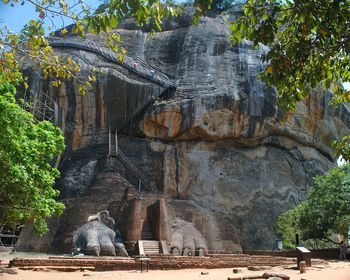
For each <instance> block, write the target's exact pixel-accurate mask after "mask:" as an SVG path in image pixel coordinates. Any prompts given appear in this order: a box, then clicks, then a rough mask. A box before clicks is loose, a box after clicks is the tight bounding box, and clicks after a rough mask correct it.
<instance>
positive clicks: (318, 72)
mask: <svg viewBox="0 0 350 280" xmlns="http://www.w3.org/2000/svg"><path fill="white" fill-rule="evenodd" d="M243 10H244V16H243V17H241V18H239V19H238V20H237V21H236V22H234V23H232V24H231V37H230V40H231V42H232V43H236V42H241V41H242V40H243V39H248V40H251V41H253V43H254V46H255V47H258V46H259V45H258V44H259V43H262V44H264V45H267V46H269V48H270V50H269V51H268V52H267V54H266V55H265V56H263V57H262V60H263V61H264V62H266V63H267V66H266V68H265V70H264V71H263V72H262V73H261V74H260V78H261V79H262V80H263V81H265V82H266V83H267V84H268V85H270V86H273V87H275V88H276V90H277V97H278V102H279V105H280V106H281V107H282V108H284V109H286V110H293V109H295V108H296V105H297V102H298V101H300V100H301V99H303V98H305V97H307V96H308V95H309V94H310V93H311V92H312V89H314V88H316V87H317V86H322V87H323V88H324V89H328V90H331V91H332V92H333V94H334V97H333V100H332V101H333V103H334V104H339V103H342V102H349V101H350V91H349V90H346V89H344V88H343V87H342V84H343V83H344V82H348V81H350V1H349V0H308V1H304V0H295V1H291V0H248V1H247V3H246V4H245V5H244V6H243ZM334 145H335V148H336V154H337V156H342V157H343V158H344V159H345V160H346V161H349V160H350V140H349V137H346V138H343V139H342V140H339V141H336V142H335V143H334Z"/></svg>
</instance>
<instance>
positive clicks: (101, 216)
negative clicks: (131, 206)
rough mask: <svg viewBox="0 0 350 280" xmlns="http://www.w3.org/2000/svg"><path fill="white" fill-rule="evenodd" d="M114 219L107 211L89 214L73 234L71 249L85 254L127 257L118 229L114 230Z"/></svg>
mask: <svg viewBox="0 0 350 280" xmlns="http://www.w3.org/2000/svg"><path fill="white" fill-rule="evenodd" d="M114 226H115V222H114V219H113V218H111V217H109V213H108V211H106V210H105V211H101V212H99V213H97V214H96V215H93V216H90V217H89V218H88V222H87V223H86V224H84V225H83V226H81V227H80V228H78V229H77V230H76V231H75V232H74V236H73V251H76V250H77V248H80V250H81V251H82V252H83V253H85V254H86V255H95V256H100V255H103V256H115V255H116V254H118V255H119V256H123V257H128V253H127V251H126V249H125V246H124V244H123V243H121V239H120V234H119V231H118V230H117V231H114Z"/></svg>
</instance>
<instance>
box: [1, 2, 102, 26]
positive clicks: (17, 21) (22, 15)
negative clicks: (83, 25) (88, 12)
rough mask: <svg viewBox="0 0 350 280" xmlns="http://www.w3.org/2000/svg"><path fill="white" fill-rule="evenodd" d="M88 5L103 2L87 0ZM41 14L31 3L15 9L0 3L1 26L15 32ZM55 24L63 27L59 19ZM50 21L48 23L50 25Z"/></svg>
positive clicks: (17, 6)
mask: <svg viewBox="0 0 350 280" xmlns="http://www.w3.org/2000/svg"><path fill="white" fill-rule="evenodd" d="M67 2H68V3H73V2H74V1H72V0H70V1H67ZM85 2H86V4H88V5H91V6H94V7H97V6H98V5H99V4H100V3H102V1H99V0H87V1H85ZM38 16H39V14H38V13H37V12H35V7H34V6H33V5H32V4H30V3H29V2H26V1H25V3H24V5H23V6H22V5H21V3H17V4H15V7H11V6H10V5H9V4H3V3H2V1H0V26H3V25H4V24H6V25H7V27H8V28H9V29H10V30H11V31H13V32H19V31H20V30H21V29H22V27H23V26H24V25H25V24H26V23H27V22H28V21H29V20H31V19H38ZM53 20H54V23H55V24H56V25H58V26H57V27H58V28H60V27H62V26H61V25H62V21H61V20H60V19H59V18H56V19H53ZM49 23H50V21H48V24H49ZM70 23H71V22H69V21H68V20H67V21H66V22H65V25H68V24H70Z"/></svg>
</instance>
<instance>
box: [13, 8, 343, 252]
mask: <svg viewBox="0 0 350 280" xmlns="http://www.w3.org/2000/svg"><path fill="white" fill-rule="evenodd" d="M237 13H239V12H234V11H233V12H232V13H231V14H223V15H220V16H213V17H203V18H201V20H200V23H199V25H198V26H191V24H190V20H189V19H188V18H187V17H186V15H184V16H182V17H181V18H179V19H171V20H168V21H167V22H165V23H164V27H165V29H164V30H165V31H162V32H157V33H155V34H153V33H149V32H147V30H146V29H145V30H138V29H137V28H136V27H135V26H134V24H133V22H132V21H131V20H125V21H124V22H123V23H122V24H121V25H120V29H119V30H118V32H119V33H120V34H121V36H122V38H123V44H124V47H125V48H126V49H127V52H128V56H129V58H133V60H132V61H133V62H134V63H136V64H134V66H133V67H135V68H138V67H152V68H150V69H156V71H158V70H159V73H164V74H165V75H166V76H168V77H169V80H173V81H175V84H176V86H175V88H171V89H169V90H167V92H166V93H165V94H162V95H161V97H159V96H160V93H162V92H163V91H165V87H164V85H163V84H161V83H157V81H154V80H152V79H147V77H146V78H145V77H144V76H141V75H139V74H138V73H137V71H136V72H135V71H131V70H132V69H128V68H125V67H124V66H123V65H120V64H116V63H113V62H111V61H110V60H108V59H106V57H103V56H101V55H99V54H98V53H94V52H91V51H88V50H83V49H78V48H70V47H67V46H66V47H62V46H61V47H59V48H55V50H56V51H57V52H58V53H60V54H62V55H69V56H71V57H72V58H74V59H75V60H77V61H78V62H79V64H80V66H81V68H82V73H81V75H82V76H84V75H86V74H87V73H90V72H91V71H93V68H96V69H98V70H103V71H102V72H98V74H97V82H96V84H94V85H93V88H92V89H91V90H90V92H89V93H88V94H87V95H86V96H82V95H80V94H79V93H78V90H77V88H78V84H77V82H76V81H67V82H66V83H65V84H64V85H63V86H62V87H61V88H60V89H59V90H58V91H57V92H56V90H55V89H52V88H50V87H49V85H48V83H47V82H45V81H42V80H41V79H39V78H38V77H36V74H35V73H33V72H32V71H31V68H30V65H26V66H25V68H26V72H27V73H28V75H29V76H30V77H31V81H32V85H34V86H35V87H36V88H38V87H39V88H40V89H41V90H43V91H48V92H50V93H51V94H52V96H56V97H55V98H56V99H57V103H58V105H59V107H60V108H61V111H60V125H61V127H62V128H63V131H64V134H65V137H66V144H67V149H66V151H65V152H64V154H63V155H62V157H61V158H60V161H59V168H60V170H61V174H62V176H61V179H60V181H59V182H57V188H58V189H59V190H60V191H61V197H60V199H62V200H63V201H64V202H65V203H66V205H67V209H66V211H65V214H64V215H63V216H62V217H60V218H59V219H54V220H52V221H50V229H51V231H50V234H49V235H47V236H46V237H45V238H44V239H42V240H40V241H35V239H33V238H32V237H29V236H30V235H29V232H28V230H24V232H23V234H22V236H21V238H20V241H19V248H22V249H24V250H29V249H30V250H36V251H55V252H67V251H69V250H70V247H69V246H70V244H71V238H72V234H73V231H74V230H75V229H77V228H78V227H79V226H81V225H82V224H84V219H85V220H86V218H87V217H88V216H89V215H92V214H94V213H97V212H98V211H101V210H103V209H107V208H108V209H111V208H113V207H112V206H113V205H114V204H118V203H119V202H120V201H121V200H122V196H123V193H124V191H125V189H126V188H127V187H129V189H132V190H133V192H135V191H134V189H135V187H136V188H137V187H138V178H135V176H134V175H133V174H132V173H131V172H130V171H129V170H128V169H127V168H125V167H124V166H123V164H121V163H120V162H119V161H117V160H116V159H114V158H107V154H108V147H109V144H108V143H109V138H108V135H109V134H108V132H109V129H111V130H112V131H114V130H115V129H118V145H119V148H120V150H121V151H123V152H124V154H125V155H127V157H128V158H129V159H130V160H131V161H132V162H133V163H134V164H135V165H136V166H137V167H138V168H139V170H141V171H142V172H143V174H146V175H147V177H148V178H149V180H150V181H152V182H153V183H154V185H156V186H157V187H158V189H159V190H160V192H161V195H162V197H164V198H165V201H166V204H167V207H168V209H169V212H171V213H172V215H173V216H176V217H179V218H182V219H184V220H186V221H190V222H192V223H193V224H194V225H195V227H196V228H197V229H198V230H199V231H200V232H201V233H202V234H203V235H204V237H205V238H206V240H207V243H208V248H209V251H210V250H214V251H240V250H241V249H242V248H244V249H272V246H273V242H274V240H275V239H276V238H277V236H276V232H275V222H276V219H277V217H278V215H279V214H280V213H281V212H283V211H285V210H286V209H289V208H291V207H293V206H294V205H296V204H297V203H298V202H299V201H302V200H304V199H305V198H306V194H307V191H308V189H309V187H310V186H311V183H312V177H313V176H315V175H317V174H322V173H324V172H325V171H326V170H328V169H329V168H330V167H332V166H334V165H335V164H336V159H335V158H334V156H333V151H332V148H331V146H330V141H331V140H333V139H336V138H339V137H340V136H342V135H345V134H349V133H350V106H349V105H347V104H345V105H341V106H339V107H337V108H334V107H330V106H329V105H328V101H329V95H328V94H327V93H324V92H322V91H315V93H314V94H313V95H312V96H311V97H310V98H309V99H307V100H305V101H303V102H300V103H299V105H298V108H297V110H296V111H295V112H287V113H286V112H282V111H281V110H280V109H279V108H278V107H277V106H276V98H275V93H274V91H273V90H272V89H269V88H267V87H266V85H265V84H264V83H263V82H261V81H259V80H258V78H257V74H258V73H259V72H260V71H261V70H262V69H263V67H264V65H263V64H262V63H261V62H260V57H261V55H262V54H263V53H264V52H266V48H265V47H264V46H261V47H260V49H259V50H256V49H254V48H253V47H252V44H251V43H250V42H247V41H245V42H242V43H241V44H237V45H234V46H231V45H230V43H229V40H228V38H229V29H228V25H227V20H229V19H232V18H234V17H235V16H236V15H237ZM60 40H66V41H72V42H78V43H82V44H84V42H82V41H81V39H78V38H75V37H67V38H65V39H60ZM88 40H92V41H94V44H96V45H99V44H102V42H103V35H100V36H98V37H97V38H96V37H95V38H94V37H89V38H88ZM129 58H127V59H129ZM149 71H151V72H150V74H151V75H155V74H154V70H149ZM160 71H161V72H160ZM144 104H147V106H144ZM134 112H137V114H136V113H135V114H134ZM122 124H126V126H125V125H124V126H123V127H121V126H122ZM57 162H58V161H57ZM145 197H147V194H146V195H145ZM114 209H117V208H114ZM110 212H112V213H113V209H112V211H110ZM114 212H115V215H116V216H117V215H118V213H117V212H118V211H117V210H115V211H114ZM115 219H116V220H118V219H117V218H115ZM119 223H121V224H123V221H122V220H121V221H119ZM124 223H126V221H124ZM121 227H123V226H121Z"/></svg>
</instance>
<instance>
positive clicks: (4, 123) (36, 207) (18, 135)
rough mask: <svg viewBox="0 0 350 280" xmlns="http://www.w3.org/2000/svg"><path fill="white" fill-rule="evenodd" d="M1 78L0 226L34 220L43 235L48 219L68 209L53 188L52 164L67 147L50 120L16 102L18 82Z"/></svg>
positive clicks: (35, 227) (55, 175)
mask: <svg viewBox="0 0 350 280" xmlns="http://www.w3.org/2000/svg"><path fill="white" fill-rule="evenodd" d="M0 79H2V83H1V84H0V131H1V134H0V173H1V176H0V227H2V226H5V225H6V226H12V227H14V226H15V225H18V224H20V223H24V222H28V221H31V222H33V224H34V229H35V231H36V233H38V234H42V233H44V232H45V231H47V226H46V221H45V219H46V218H48V217H50V216H52V215H59V214H60V213H62V211H63V208H64V205H63V204H62V203H59V202H56V201H55V197H57V195H58V191H56V190H54V189H53V184H54V182H55V178H57V177H58V175H59V172H58V170H57V169H55V168H52V167H51V166H50V164H49V162H50V161H51V160H52V159H53V158H54V156H55V155H57V154H58V153H60V152H61V151H62V150H63V148H64V141H63V136H62V134H61V131H60V130H59V129H58V128H56V127H54V126H53V125H52V124H51V123H49V122H46V121H44V122H39V123H34V121H33V116H32V115H31V114H30V113H28V112H26V111H24V110H23V109H22V108H21V107H20V106H19V105H18V104H17V103H16V100H15V98H14V94H15V92H16V90H15V85H16V84H14V83H13V81H11V82H7V81H4V78H3V75H2V74H0ZM19 82H20V80H18V81H17V83H19Z"/></svg>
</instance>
